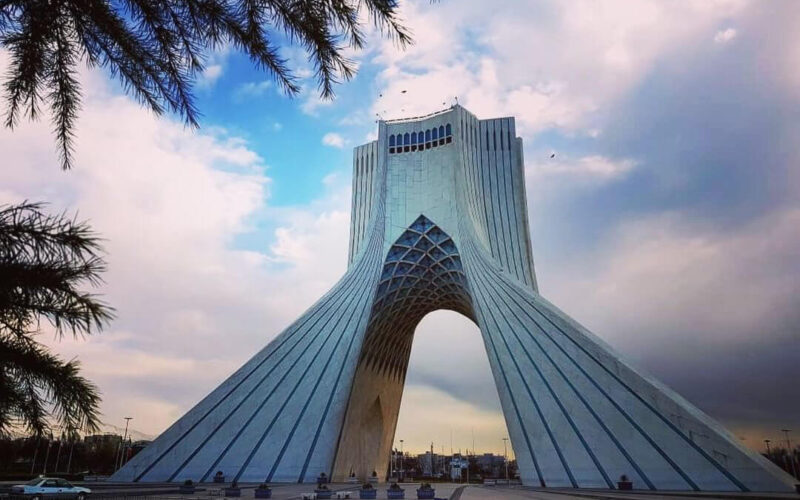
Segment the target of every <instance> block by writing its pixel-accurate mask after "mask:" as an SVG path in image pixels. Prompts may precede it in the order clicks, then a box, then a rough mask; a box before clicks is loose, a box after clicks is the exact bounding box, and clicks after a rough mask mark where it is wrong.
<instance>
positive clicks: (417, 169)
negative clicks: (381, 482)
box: [112, 106, 794, 491]
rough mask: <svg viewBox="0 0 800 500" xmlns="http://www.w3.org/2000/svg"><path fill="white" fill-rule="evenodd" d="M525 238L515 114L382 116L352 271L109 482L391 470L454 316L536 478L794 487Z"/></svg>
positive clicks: (363, 187) (363, 161)
mask: <svg viewBox="0 0 800 500" xmlns="http://www.w3.org/2000/svg"><path fill="white" fill-rule="evenodd" d="M528 227H529V224H528V212H527V206H526V201H525V180H524V169H523V159H522V140H521V139H520V138H518V137H516V134H515V130H514V119H513V118H495V119H490V120H480V119H478V118H476V117H475V116H474V115H473V114H471V113H470V112H469V111H467V110H466V109H464V108H463V107H460V106H454V107H452V108H450V109H447V110H444V111H441V112H438V113H434V114H431V115H428V116H424V117H417V118H410V119H403V120H392V121H380V122H379V126H378V139H377V140H375V141H372V142H370V143H368V144H365V145H363V146H359V147H357V148H356V149H355V152H354V159H353V206H352V217H351V225H350V254H349V267H348V270H347V272H346V273H345V275H344V276H343V277H342V278H341V280H339V282H338V283H336V285H334V286H333V288H332V289H331V290H330V291H329V292H328V293H327V294H325V295H324V296H323V297H322V298H321V299H319V301H317V302H316V303H315V304H314V305H313V306H311V308H310V309H308V311H306V312H305V313H304V314H303V315H302V316H300V318H298V319H297V321H295V322H294V323H293V324H292V325H291V326H289V327H288V328H287V329H286V330H285V331H284V332H282V333H281V334H280V335H278V336H277V337H276V338H275V340H273V341H272V342H270V343H269V344H268V345H267V346H266V347H265V348H264V349H263V350H262V351H261V352H259V353H258V354H256V355H255V356H254V357H253V358H252V359H250V360H249V361H248V362H247V363H245V365H244V366H242V367H241V368H240V369H239V370H238V371H236V372H235V373H234V374H233V375H231V376H230V378H228V379H227V380H225V381H224V382H223V383H222V384H221V385H220V386H219V387H217V388H216V389H215V390H214V391H213V392H211V394H209V395H208V396H206V398H205V399H203V400H202V401H200V402H199V403H198V404H197V406H195V407H194V408H192V409H191V410H190V411H189V412H188V413H186V415H184V416H183V417H181V418H180V419H179V420H178V421H177V422H175V424H173V425H172V426H171V427H170V428H169V429H167V430H166V431H165V432H164V433H163V434H162V435H161V436H159V437H158V439H156V440H155V441H154V442H153V443H152V444H151V445H149V446H148V447H147V448H146V449H145V450H143V451H142V452H141V453H139V454H138V455H137V456H136V457H134V458H133V459H132V460H131V461H130V462H129V463H128V464H126V465H125V467H123V468H122V469H120V471H119V472H117V473H116V474H115V475H114V477H113V478H112V479H113V480H122V481H183V480H185V479H191V480H193V481H196V482H197V481H210V480H211V478H212V477H213V476H214V474H215V473H216V472H217V471H222V472H223V473H224V474H225V476H226V478H227V480H228V481H231V480H233V479H236V480H238V481H239V482H246V481H247V482H249V481H254V482H262V481H267V482H298V481H299V482H311V481H314V480H315V479H316V478H317V476H318V475H319V474H320V473H322V472H324V473H326V474H327V475H328V476H330V477H332V478H333V479H334V480H341V479H343V478H345V477H346V476H348V475H349V474H350V472H351V471H352V472H355V474H356V475H358V476H359V477H362V478H365V477H366V476H367V475H369V474H371V473H372V471H373V470H375V471H377V472H378V474H379V475H380V476H381V477H385V475H386V472H387V470H388V461H389V454H390V449H391V446H392V441H393V438H394V432H395V426H396V424H397V415H398V410H399V408H400V399H401V397H402V395H403V384H404V381H405V376H406V369H407V367H408V359H409V353H410V351H411V342H412V340H413V338H414V329H415V328H416V326H417V324H418V323H419V321H420V320H421V319H422V318H423V316H425V315H426V314H428V313H429V312H431V311H435V310H437V309H450V310H453V311H458V312H459V313H461V314H463V315H465V316H466V317H468V318H470V319H472V321H474V322H475V323H476V324H477V325H478V327H479V328H480V331H481V334H482V336H483V342H484V345H485V347H486V352H487V355H488V357H489V362H490V365H491V368H492V374H493V376H494V380H495V383H496V385H497V391H498V393H499V395H500V401H501V404H502V408H503V413H504V414H505V419H506V424H507V425H508V431H509V433H510V437H511V441H512V444H513V446H514V451H515V452H516V456H517V460H518V464H519V471H520V475H521V478H522V481H523V482H524V483H525V484H526V485H531V486H547V487H573V488H576V487H577V488H615V487H616V481H617V480H618V478H619V477H620V476H621V475H622V474H625V475H627V476H628V477H629V478H630V479H631V480H632V481H633V483H634V487H635V488H641V489H651V490H723V491H792V490H793V484H794V481H793V480H792V478H791V477H790V476H788V475H787V474H785V473H783V472H782V471H781V470H779V469H778V468H777V467H775V466H773V465H772V464H771V463H769V462H768V461H767V460H766V459H764V458H763V457H761V456H760V455H758V454H756V453H754V452H752V451H750V450H749V449H747V448H745V447H744V446H742V445H741V444H740V443H739V442H738V440H737V439H736V438H735V437H733V436H732V435H731V434H729V433H728V432H727V431H726V430H725V429H723V428H722V427H721V426H720V425H719V424H717V423H716V422H714V421H713V420H712V419H711V418H709V417H708V416H707V415H705V414H703V412H701V411H700V410H698V409H697V408H695V407H694V406H692V405H691V404H690V403H689V402H687V401H686V400H684V399H683V398H681V397H680V396H679V395H677V394H675V393H674V392H672V391H671V390H670V389H668V388H667V387H665V386H664V385H662V384H660V383H659V382H657V381H656V380H654V379H652V378H651V377H649V376H648V375H646V374H644V373H642V372H641V371H639V370H637V369H636V368H634V367H632V366H631V365H630V364H628V363H626V362H625V361H624V360H623V359H622V358H621V356H619V355H618V354H617V353H616V352H614V350H613V349H612V348H611V347H609V346H608V345H607V344H606V343H604V342H603V341H602V340H601V339H599V338H598V337H596V336H595V335H593V334H592V333H591V332H589V331H587V330H586V329H585V328H584V327H582V326H581V325H579V324H578V323H577V322H575V321H574V320H573V319H571V318H570V317H569V316H567V315H566V314H565V313H564V312H562V311H561V310H559V309H558V308H556V307H555V306H554V305H553V304H551V303H550V302H548V301H547V300H545V299H544V298H543V297H542V296H541V295H539V291H538V288H537V285H536V274H535V273H534V266H533V258H532V256H531V243H530V235H529V233H528ZM442 355H444V353H442Z"/></svg>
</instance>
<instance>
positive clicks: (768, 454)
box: [764, 439, 772, 457]
mask: <svg viewBox="0 0 800 500" xmlns="http://www.w3.org/2000/svg"><path fill="white" fill-rule="evenodd" d="M764 442H765V443H766V444H767V456H768V457H769V456H771V455H772V451H770V449H769V444H770V443H771V442H772V441H770V440H769V439H765V440H764Z"/></svg>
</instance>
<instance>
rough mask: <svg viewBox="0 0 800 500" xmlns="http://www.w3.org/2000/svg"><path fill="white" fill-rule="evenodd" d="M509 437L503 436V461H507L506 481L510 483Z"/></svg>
mask: <svg viewBox="0 0 800 500" xmlns="http://www.w3.org/2000/svg"><path fill="white" fill-rule="evenodd" d="M507 444H508V438H507V437H506V438H503V461H504V462H505V463H506V483H508V448H507V447H506V445H507Z"/></svg>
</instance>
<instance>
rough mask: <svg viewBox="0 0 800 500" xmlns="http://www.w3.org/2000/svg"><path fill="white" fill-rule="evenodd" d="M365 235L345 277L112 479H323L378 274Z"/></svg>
mask: <svg viewBox="0 0 800 500" xmlns="http://www.w3.org/2000/svg"><path fill="white" fill-rule="evenodd" d="M380 243H381V241H380V239H379V237H377V236H376V237H374V238H373V239H372V241H371V242H370V244H369V247H368V248H367V249H366V250H365V251H364V257H363V258H362V259H361V260H359V262H358V263H356V264H355V265H354V266H352V267H351V268H350V270H349V271H348V272H347V274H345V276H344V277H343V278H342V279H341V280H340V281H339V282H338V283H337V284H336V285H335V286H334V287H333V289H332V290H331V291H330V292H328V293H327V294H326V295H325V296H324V297H322V298H321V299H320V300H319V301H318V302H317V303H316V304H314V305H313V306H312V307H311V308H310V309H309V310H308V311H306V312H305V313H304V314H303V315H302V316H301V317H300V318H299V319H298V320H297V321H295V322H294V323H293V324H292V325H291V326H289V328H287V329H286V330H285V331H284V332H283V333H281V334H280V335H279V336H278V337H277V338H276V339H275V340H273V341H272V342H271V343H270V344H269V345H268V346H267V347H265V348H264V349H263V350H262V351H261V352H259V353H258V354H256V355H255V356H254V357H253V358H252V359H250V361H248V362H247V363H245V365H244V366H242V367H241V368H240V369H239V370H238V371H236V373H234V374H233V375H231V376H230V377H229V378H228V379H227V380H226V381H225V382H223V383H222V384H221V385H220V386H219V387H218V388H217V389H215V390H214V391H213V392H212V393H211V394H209V395H208V396H207V397H206V398H205V399H203V400H202V401H200V402H199V403H198V404H197V405H196V406H195V407H194V408H192V409H191V410H190V411H189V412H188V413H186V415H184V416H183V417H182V418H181V419H180V420H178V421H177V422H175V424H173V425H172V426H171V427H170V428H169V429H167V430H166V431H165V432H164V433H162V434H161V435H160V436H159V437H158V439H156V440H155V441H154V442H153V443H152V444H151V445H149V446H148V447H147V448H145V449H144V450H143V451H142V452H140V453H139V454H138V455H136V456H135V457H134V458H133V459H132V460H131V461H130V462H128V463H127V464H126V465H125V467H123V468H122V469H120V470H119V471H118V472H117V473H116V474H114V476H113V478H112V479H113V480H115V481H183V480H185V479H191V480H193V481H210V480H211V478H212V477H213V475H214V474H215V473H216V472H217V471H222V472H223V473H224V474H225V476H226V478H228V479H229V480H237V481H240V482H245V481H248V482H262V481H291V482H297V481H304V480H310V481H313V480H314V479H315V478H316V477H317V475H318V474H319V473H320V472H326V473H329V472H330V464H331V462H332V461H333V455H334V453H335V447H336V442H337V439H338V434H339V431H340V427H341V421H342V418H343V410H344V405H345V404H346V401H347V398H348V396H349V393H350V380H351V379H352V376H353V371H354V368H355V364H356V361H357V360H358V356H359V353H360V341H361V337H362V336H363V333H364V330H365V328H366V321H367V318H368V315H369V310H370V307H371V303H372V294H373V290H374V283H375V282H376V280H377V277H378V273H379V271H380V260H379V259H380V249H381V245H380Z"/></svg>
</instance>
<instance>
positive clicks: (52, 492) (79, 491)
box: [10, 477, 92, 500]
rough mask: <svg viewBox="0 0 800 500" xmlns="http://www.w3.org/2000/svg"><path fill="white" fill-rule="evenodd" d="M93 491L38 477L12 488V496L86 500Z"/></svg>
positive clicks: (61, 481)
mask: <svg viewBox="0 0 800 500" xmlns="http://www.w3.org/2000/svg"><path fill="white" fill-rule="evenodd" d="M91 492H92V490H90V489H89V488H81V487H80V486H73V485H72V484H70V483H69V481H67V480H66V479H61V478H58V477H37V478H36V479H32V480H30V481H28V482H27V483H25V484H18V485H16V486H12V487H11V495H10V496H12V497H14V496H20V495H22V496H25V497H27V498H31V499H33V500H44V499H56V498H59V499H60V498H77V499H78V500H86V498H87V497H88V496H89V493H91Z"/></svg>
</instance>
